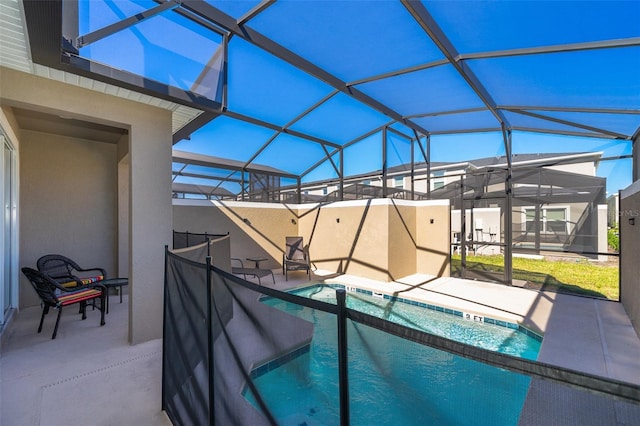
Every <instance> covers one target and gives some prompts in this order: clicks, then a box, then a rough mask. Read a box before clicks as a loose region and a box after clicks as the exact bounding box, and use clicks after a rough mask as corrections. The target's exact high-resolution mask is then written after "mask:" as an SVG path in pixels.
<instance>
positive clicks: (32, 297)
mask: <svg viewBox="0 0 640 426" xmlns="http://www.w3.org/2000/svg"><path fill="white" fill-rule="evenodd" d="M21 133H22V143H21V146H20V154H21V155H20V170H21V174H20V193H21V209H20V215H21V225H20V230H19V233H20V266H21V267H22V266H29V267H32V268H35V267H36V261H37V259H38V258H39V257H41V256H43V255H45V254H51V253H55V254H62V255H64V256H67V257H69V258H71V259H73V260H75V261H76V262H77V263H78V264H79V265H80V266H81V267H84V268H89V267H102V268H105V269H106V270H107V274H108V275H110V276H116V274H117V272H118V271H117V269H116V258H115V253H116V238H117V218H116V206H117V204H116V194H117V158H116V145H114V144H108V143H100V142H92V141H86V140H81V139H74V138H69V137H64V136H58V135H52V134H47V133H40V132H32V131H23V132H21ZM88 177H90V178H88ZM20 296H21V297H20V307H21V308H23V307H27V306H34V305H38V304H39V303H40V299H39V298H38V296H37V294H36V293H35V291H33V289H32V288H31V285H30V284H29V282H28V281H27V280H26V278H24V277H22V278H21V280H20Z"/></svg>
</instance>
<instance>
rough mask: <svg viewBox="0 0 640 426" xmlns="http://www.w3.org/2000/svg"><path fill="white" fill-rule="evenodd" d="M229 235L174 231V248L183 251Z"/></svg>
mask: <svg viewBox="0 0 640 426" xmlns="http://www.w3.org/2000/svg"><path fill="white" fill-rule="evenodd" d="M226 235H229V234H214V233H211V234H209V233H207V232H189V231H184V232H183V231H175V230H174V231H173V248H174V250H175V249H181V248H185V247H192V246H195V245H198V244H202V243H204V242H206V241H208V240H212V239H215V238H219V237H224V236H226Z"/></svg>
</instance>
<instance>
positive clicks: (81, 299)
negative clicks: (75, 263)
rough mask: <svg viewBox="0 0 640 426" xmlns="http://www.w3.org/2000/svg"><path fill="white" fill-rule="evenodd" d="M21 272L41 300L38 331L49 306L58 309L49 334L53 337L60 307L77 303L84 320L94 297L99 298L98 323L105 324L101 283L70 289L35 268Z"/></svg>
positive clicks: (56, 330)
mask: <svg viewBox="0 0 640 426" xmlns="http://www.w3.org/2000/svg"><path fill="white" fill-rule="evenodd" d="M22 273H23V274H24V275H25V276H26V277H27V278H28V279H29V282H30V283H31V285H32V286H33V288H34V290H35V291H36V293H38V296H39V297H40V300H41V301H42V316H41V317H40V325H39V326H38V333H40V332H41V331H42V323H43V322H44V317H45V315H47V314H48V313H49V308H54V309H57V310H58V316H57V318H56V325H55V327H54V329H53V335H52V336H51V339H55V338H56V334H58V324H59V323H60V315H61V314H62V308H63V307H64V306H68V305H73V304H76V303H79V304H80V313H81V314H82V319H83V320H84V319H86V318H87V309H86V308H87V302H88V301H93V302H94V306H95V300H96V299H100V306H99V309H100V325H101V326H103V325H104V324H105V321H104V311H105V298H106V294H107V289H106V288H105V287H104V286H103V285H101V284H99V283H93V284H89V285H85V286H82V287H80V288H76V289H70V288H67V287H64V286H63V285H62V284H60V283H59V282H58V281H56V280H54V279H53V278H51V277H50V276H48V275H46V274H44V273H42V272H40V271H36V270H35V269H32V268H27V267H25V268H22Z"/></svg>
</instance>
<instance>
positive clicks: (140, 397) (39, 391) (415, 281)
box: [0, 271, 640, 426]
mask: <svg viewBox="0 0 640 426" xmlns="http://www.w3.org/2000/svg"><path fill="white" fill-rule="evenodd" d="M274 272H275V274H276V275H275V278H276V285H275V287H276V288H278V289H287V288H290V287H294V286H298V285H301V284H304V283H305V282H306V276H305V275H304V273H300V274H296V273H292V274H290V277H289V281H288V282H285V281H284V277H283V276H282V275H281V272H278V271H274ZM316 274H317V275H316V277H315V278H314V279H313V282H318V281H321V280H325V279H326V280H327V281H328V282H338V283H341V284H345V285H357V286H361V287H366V288H369V289H371V290H374V291H379V292H385V293H397V294H398V295H399V296H401V297H406V298H415V299H417V300H425V301H430V303H433V304H437V305H440V306H447V307H453V308H456V309H459V310H463V311H465V312H467V311H468V312H476V313H479V314H481V315H485V316H492V317H494V318H498V319H505V320H509V321H515V322H519V323H522V324H524V325H526V326H528V327H530V328H532V329H535V330H537V331H540V332H543V333H544V340H543V344H542V348H541V351H540V355H539V358H538V359H539V361H543V362H546V363H549V364H554V365H558V366H563V367H568V368H571V369H574V370H579V371H583V372H587V373H592V374H596V375H600V376H604V377H609V378H613V379H618V380H622V381H625V382H630V383H635V384H640V356H639V355H638V354H640V339H638V336H637V335H636V333H635V331H634V330H633V328H632V327H631V324H630V321H629V318H628V316H627V315H626V313H625V312H624V309H623V307H622V305H621V304H619V303H616V302H608V301H603V300H595V299H589V298H583V297H576V296H568V295H561V294H556V293H547V292H538V291H534V290H527V289H521V288H516V287H506V286H503V285H499V284H492V283H484V282H478V281H469V280H459V279H453V278H437V279H436V278H434V277H429V276H410V277H406V278H403V279H401V280H399V281H398V282H394V283H380V282H374V281H371V280H366V279H362V278H358V277H352V276H346V275H341V276H335V275H333V276H331V275H326V274H323V273H322V271H316ZM256 282H257V281H256ZM267 286H268V287H271V284H268V285H267ZM111 298H112V300H111V302H112V303H111V305H110V313H109V315H107V317H106V321H107V324H106V325H105V326H104V327H100V326H99V325H98V323H99V314H98V311H91V310H90V311H89V312H88V318H87V319H86V320H85V321H81V320H80V319H79V316H78V315H76V314H75V312H76V311H74V309H75V308H73V307H72V308H70V309H68V310H67V311H65V312H64V313H63V314H62V319H61V322H60V328H59V330H58V337H57V338H56V340H51V332H52V328H53V324H54V322H55V312H53V313H52V314H49V315H48V317H47V318H46V319H45V326H44V329H43V331H42V333H40V334H38V333H37V332H36V329H37V327H38V321H39V317H40V308H39V307H33V308H28V309H23V310H22V311H21V312H20V313H19V315H18V316H17V318H16V319H15V321H14V322H13V323H12V324H10V326H9V327H8V329H7V330H5V334H4V335H3V338H2V341H3V345H2V347H0V355H1V357H0V381H1V383H0V424H1V425H2V426H25V425H51V426H74V425H118V426H129V425H131V426H145V425H150V426H151V425H169V424H170V422H169V421H168V419H167V418H166V415H165V414H164V413H163V412H162V411H161V401H160V399H161V365H162V358H161V352H162V344H161V340H154V341H151V342H147V343H143V344H139V345H135V346H130V345H129V344H128V343H127V321H128V299H127V296H126V295H125V298H124V303H123V304H120V303H118V299H117V296H111ZM531 401H533V402H532V403H531V404H529V405H528V406H527V410H528V411H527V413H528V415H529V416H531V415H533V416H534V417H531V418H534V419H537V420H540V417H538V416H537V414H540V413H541V412H545V411H546V412H547V414H548V416H547V417H546V418H548V419H557V420H559V419H562V418H563V417H562V415H563V413H562V412H557V413H554V412H552V409H553V407H549V406H547V407H545V406H540V405H538V404H537V403H536V400H534V399H533V398H531ZM592 407H593V406H592ZM556 408H557V407H556ZM559 409H560V411H562V410H563V407H560V408H559ZM592 409H593V408H592ZM541 410H542V411H541ZM620 413H622V414H620ZM625 413H628V411H626V412H625V411H620V410H618V414H615V413H614V414H611V413H610V412H609V411H606V412H605V411H604V409H602V410H600V414H601V415H602V416H604V418H605V419H606V420H607V424H620V425H622V424H629V425H631V424H639V423H640V416H638V417H635V418H634V417H632V418H631V420H628V417H625ZM565 414H566V410H565ZM589 416H591V418H592V419H593V420H594V421H595V420H596V419H598V417H597V416H596V417H594V416H592V414H589ZM612 416H613V417H612ZM528 418H529V417H528ZM625 419H627V420H625ZM634 419H635V420H634ZM634 421H635V423H634ZM523 424H526V422H525V423H523ZM529 424H531V423H529ZM549 424H553V423H549ZM557 424H566V423H557ZM574 424H578V423H575V422H574ZM591 424H596V423H593V422H591Z"/></svg>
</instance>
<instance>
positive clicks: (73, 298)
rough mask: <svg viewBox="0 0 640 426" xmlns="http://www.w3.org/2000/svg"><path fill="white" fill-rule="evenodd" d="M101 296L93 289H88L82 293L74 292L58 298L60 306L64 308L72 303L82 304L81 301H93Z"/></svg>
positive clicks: (99, 292) (98, 291)
mask: <svg viewBox="0 0 640 426" xmlns="http://www.w3.org/2000/svg"><path fill="white" fill-rule="evenodd" d="M101 294H102V292H101V291H100V290H96V289H94V288H88V289H86V290H82V291H74V292H73V293H68V294H63V295H60V296H58V301H59V302H60V305H62V306H66V305H71V304H72V303H78V302H82V301H83V300H89V299H94V298H96V297H99V296H100V295H101Z"/></svg>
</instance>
